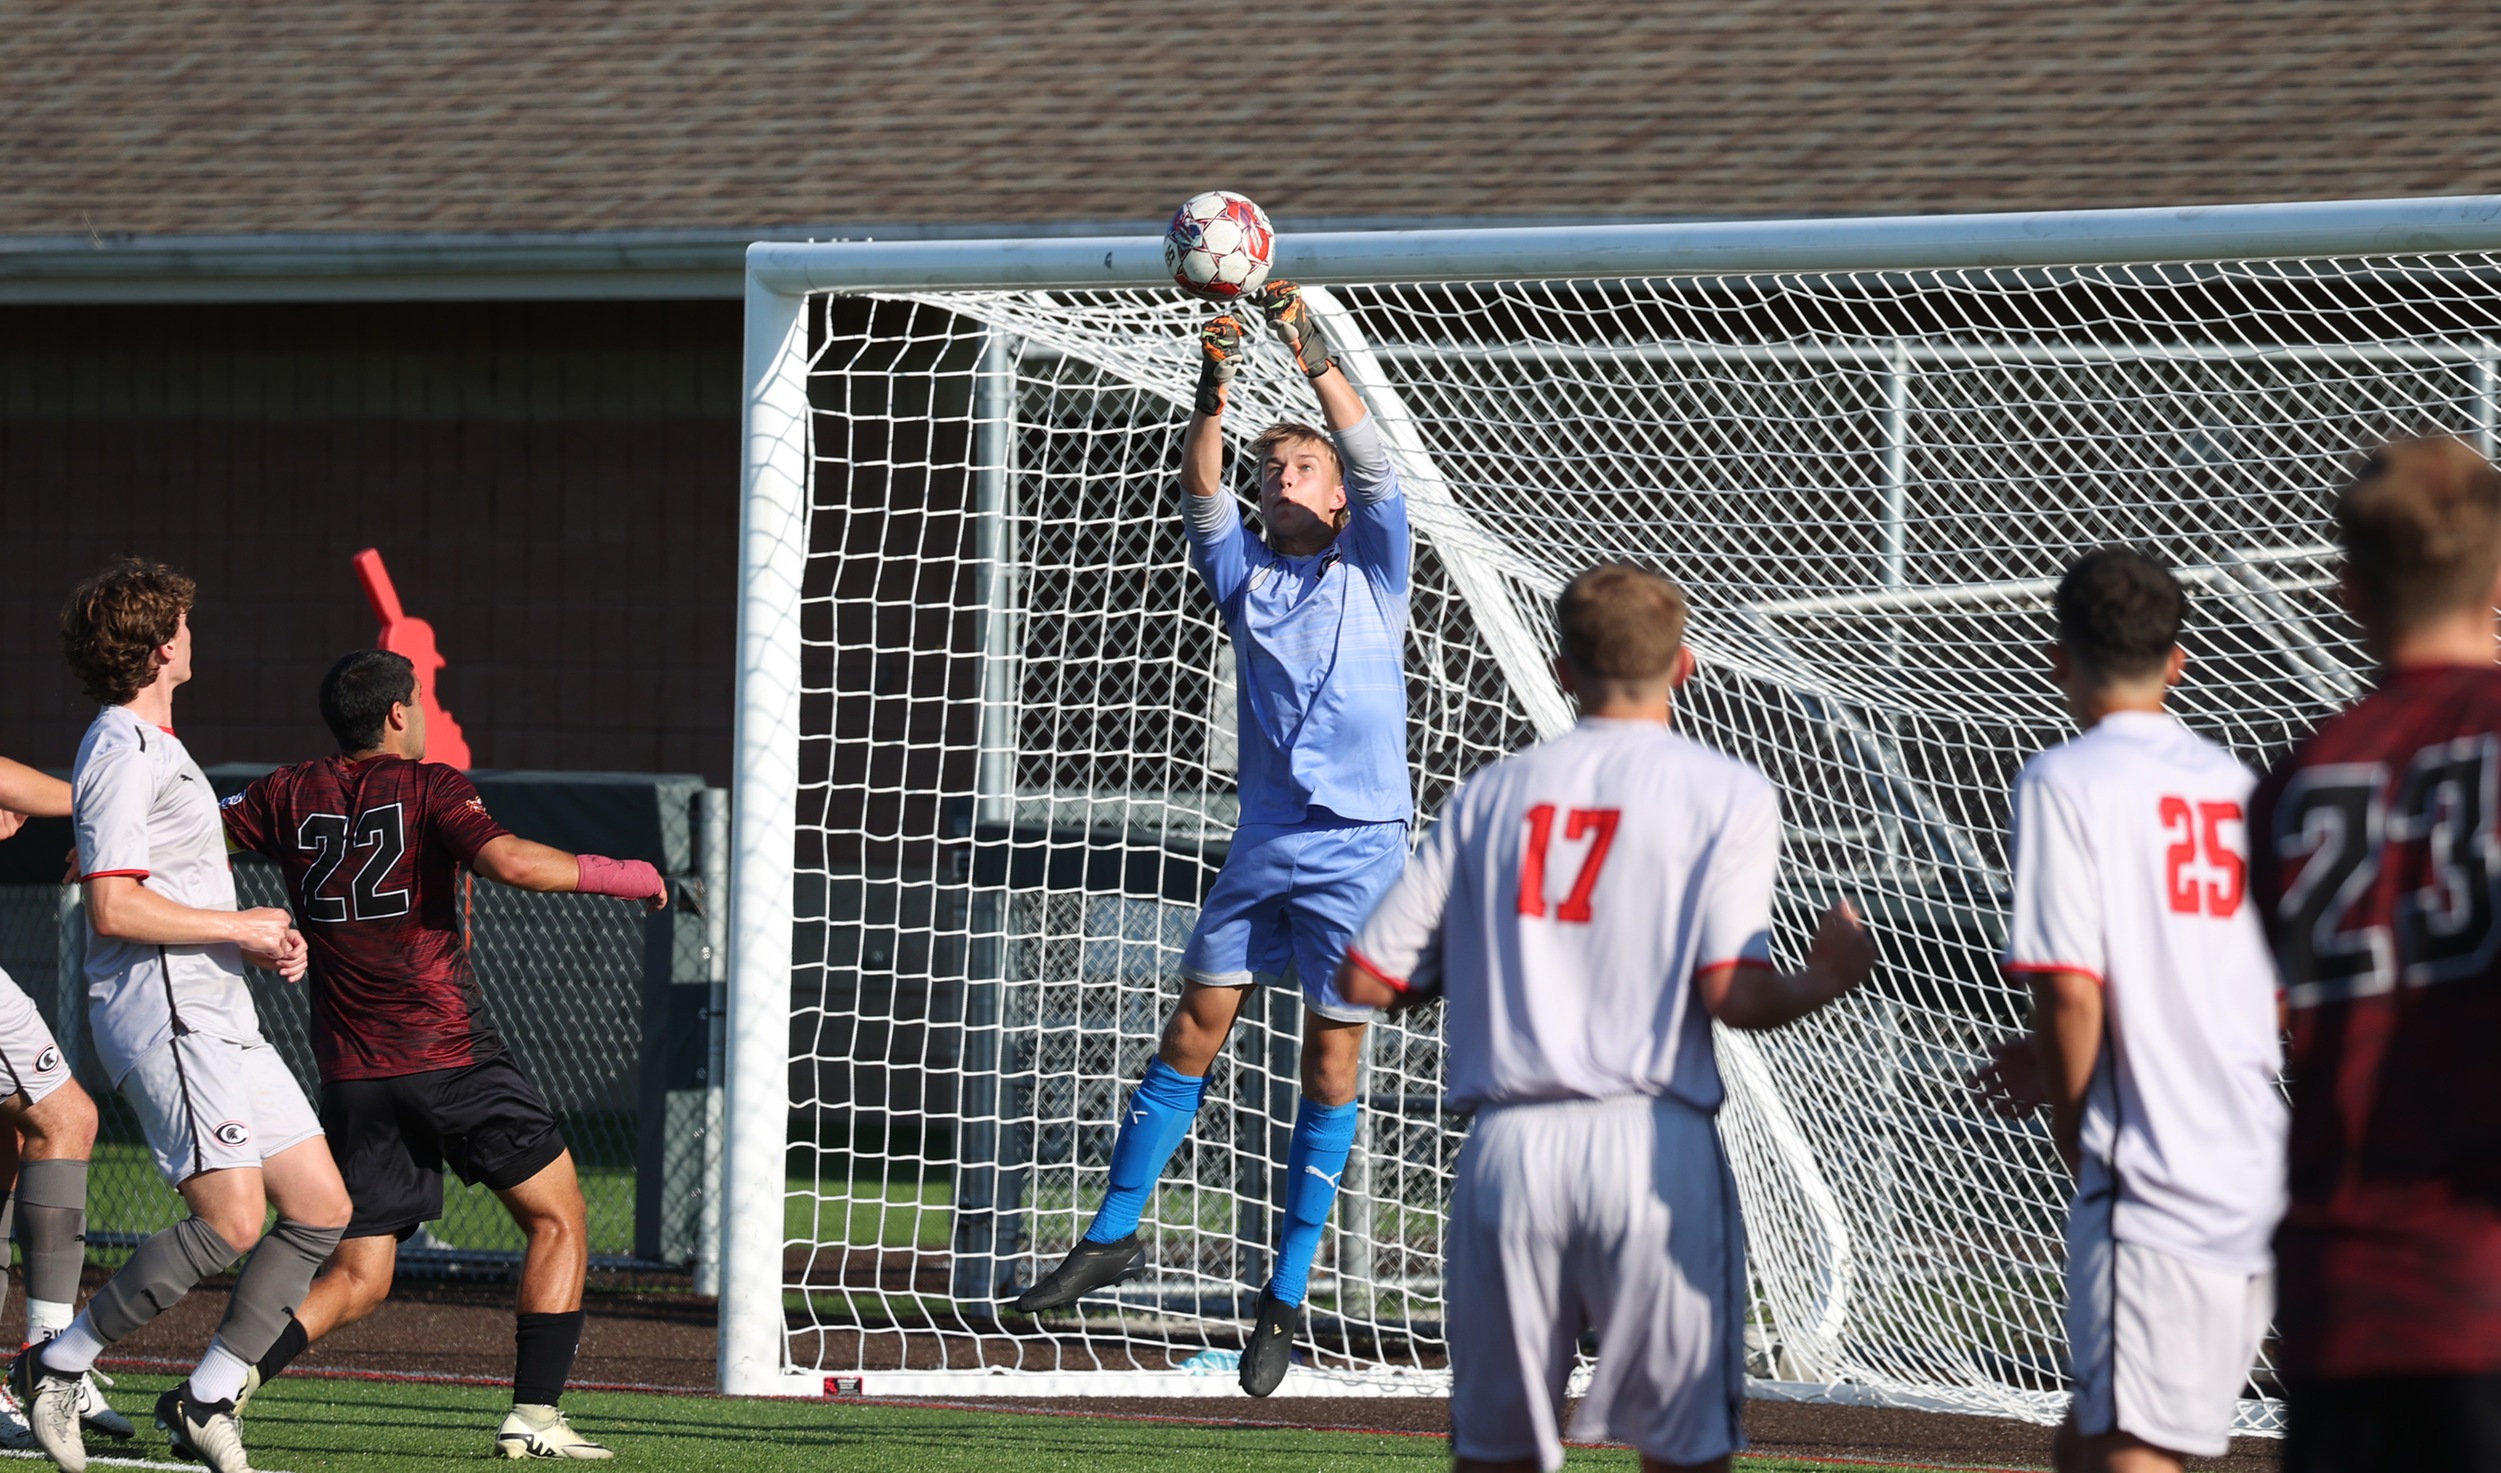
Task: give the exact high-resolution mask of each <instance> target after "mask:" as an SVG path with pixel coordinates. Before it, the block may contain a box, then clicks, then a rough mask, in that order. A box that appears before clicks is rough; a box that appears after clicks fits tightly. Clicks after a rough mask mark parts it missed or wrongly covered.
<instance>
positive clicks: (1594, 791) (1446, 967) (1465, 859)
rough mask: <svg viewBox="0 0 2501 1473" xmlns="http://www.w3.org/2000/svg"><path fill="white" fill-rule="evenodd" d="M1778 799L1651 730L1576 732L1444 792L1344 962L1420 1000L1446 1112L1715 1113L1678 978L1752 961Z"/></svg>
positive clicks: (1593, 727) (1765, 787)
mask: <svg viewBox="0 0 2501 1473" xmlns="http://www.w3.org/2000/svg"><path fill="white" fill-rule="evenodd" d="M1779 859H1780V800H1779V796H1778V794H1777V793H1776V792H1775V791H1774V789H1773V788H1772V785H1771V782H1770V780H1769V779H1767V778H1765V777H1764V776H1763V774H1761V773H1760V772H1757V771H1756V770H1755V769H1753V768H1752V767H1749V766H1747V765H1746V764H1745V763H1743V762H1740V761H1737V760H1736V759H1735V758H1733V757H1728V756H1724V755H1722V754H1721V753H1718V752H1714V751H1712V750H1711V749H1710V748H1708V747H1705V746H1702V745H1700V744H1699V743H1696V742H1692V741H1688V740H1686V739H1685V738H1684V737H1681V736H1679V735H1677V734H1676V733H1674V732H1673V731H1670V730H1669V729H1668V728H1667V727H1665V726H1662V725H1660V724H1659V723H1657V722H1654V721H1614V720H1603V719H1599V718H1595V717H1586V718H1583V719H1582V721H1581V723H1580V724H1579V725H1578V726H1576V727H1574V728H1573V729H1572V730H1571V731H1568V732H1566V733H1564V734H1563V735H1561V736H1558V737H1555V738H1554V739H1552V740H1551V741H1546V742H1541V743H1539V744H1538V745H1536V746H1534V747H1531V748H1529V749H1528V750H1527V751H1525V752H1521V753H1519V754H1517V755H1515V756H1511V757H1507V758H1505V759H1503V760H1502V761H1500V762H1497V763H1495V764H1493V765H1492V766H1490V767H1488V768H1486V769H1484V770H1483V771H1481V772H1479V773H1477V774H1475V775H1474V776H1472V777H1470V778H1469V779H1468V780H1467V781H1466V782H1465V783H1463V784H1461V785H1460V787H1459V789H1458V791H1456V792H1455V793H1453V794H1452V795H1451V797H1450V800H1449V801H1448V802H1447V803H1446V804H1444V805H1443V808H1442V813H1441V818H1440V821H1439V822H1438V823H1436V824H1435V825H1434V826H1433V831H1432V832H1431V833H1430V834H1428V835H1426V837H1425V839H1424V842H1423V844H1422V845H1420V846H1419V847H1418V848H1417V850H1416V853H1415V856H1414V857H1413V858H1412V859H1410V860H1409V861H1408V863H1407V869H1406V872H1405V874H1404V875H1402V876H1401V877H1400V879H1399V881H1398V883H1397V885H1396V886H1394V887H1393V888H1392V889H1391V890H1390V893H1389V895H1388V897H1387V898H1385V899H1384V900H1383V901H1382V902H1381V906H1380V908H1379V909H1378V910H1376V911H1375V912H1373V915H1372V918H1371V920H1370V921H1368V922H1367V923H1365V925H1364V928H1363V930H1362V931H1361V932H1360V933H1359V934H1358V935H1357V937H1356V939H1355V944H1354V946H1353V948H1352V950H1351V952H1350V955H1352V956H1353V957H1354V958H1355V959H1356V961H1357V962H1358V963H1359V964H1361V965H1363V966H1366V967H1369V968H1370V969H1371V970H1372V971H1374V972H1376V973H1378V974H1379V975H1381V976H1382V977H1385V978H1388V979H1390V980H1391V981H1393V982H1400V983H1403V984H1405V985H1407V986H1409V987H1411V988H1417V989H1421V990H1424V991H1427V992H1429V991H1432V990H1434V989H1435V988H1436V986H1438V987H1439V989H1440V990H1441V991H1442V992H1443V993H1444V995H1445V996H1446V997H1447V999H1448V1013H1447V1015H1446V1016H1445V1017H1444V1018H1443V1020H1442V1034H1443V1038H1444V1040H1445V1042H1446V1044H1447V1046H1448V1048H1449V1085H1448V1097H1449V1102H1450V1104H1451V1105H1453V1106H1454V1107H1456V1108H1459V1109H1475V1108H1478V1107H1480V1106H1485V1105H1500V1104H1513V1103H1518V1102H1521V1101H1527V1100H1564V1099H1610V1098H1615V1097H1619V1096H1626V1095H1650V1096H1658V1095H1672V1096H1674V1097H1675V1098H1677V1099H1680V1100H1682V1101H1684V1102H1685V1103H1687V1104H1689V1105H1692V1106H1694V1107H1695V1108H1697V1109H1700V1110H1706V1111H1708V1110H1716V1109H1718V1108H1719V1105H1720V1098H1721V1088H1720V1079H1719V1067H1718V1064H1717V1062H1716V1061H1715V1060H1714V1059H1713V1057H1712V1054H1711V1020H1710V1017H1709V1015H1708V1014H1707V1013H1706V1012H1705V1011H1704V1010H1703V1008H1702V1005H1701V1003H1700V1001H1699V999H1698V998H1697V997H1696V996H1695V993H1694V987H1693V977H1694V973H1695V972H1697V971H1700V970H1702V969H1704V968H1706V967H1710V966H1712V965H1715V964H1718V963H1723V962H1734V961H1754V962H1768V959H1769V957H1770V955H1771V936H1770V927H1771V899H1772V875H1773V871H1774V870H1775V868H1776V867H1777V866H1778V863H1779Z"/></svg>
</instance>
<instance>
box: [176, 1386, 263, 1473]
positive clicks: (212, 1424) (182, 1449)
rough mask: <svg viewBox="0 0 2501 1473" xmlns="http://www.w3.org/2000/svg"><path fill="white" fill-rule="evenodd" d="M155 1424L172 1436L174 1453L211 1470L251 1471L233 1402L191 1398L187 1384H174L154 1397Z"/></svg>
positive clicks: (221, 1472) (218, 1472) (224, 1472)
mask: <svg viewBox="0 0 2501 1473" xmlns="http://www.w3.org/2000/svg"><path fill="white" fill-rule="evenodd" d="M156 1425H157V1429H158V1430H159V1431H161V1432H163V1433H165V1434H166V1435H167V1436H168V1437H169V1438H171V1439H172V1441H173V1445H174V1447H173V1451H174V1456H175V1457H178V1458H188V1459H191V1460H192V1461H194V1462H201V1463H206V1464H208V1466H209V1468H210V1470H211V1473H252V1460H251V1459H250V1458H249V1457H247V1456H245V1454H244V1451H243V1429H242V1428H241V1427H239V1426H237V1425H236V1424H235V1419H234V1403H233V1402H230V1401H193V1400H192V1399H191V1397H190V1393H189V1384H188V1383H187V1382H186V1383H181V1384H177V1385H176V1386H175V1387H174V1389H173V1390H171V1391H168V1392H166V1393H165V1394H164V1395H163V1396H160V1397H158V1398H157V1399H156Z"/></svg>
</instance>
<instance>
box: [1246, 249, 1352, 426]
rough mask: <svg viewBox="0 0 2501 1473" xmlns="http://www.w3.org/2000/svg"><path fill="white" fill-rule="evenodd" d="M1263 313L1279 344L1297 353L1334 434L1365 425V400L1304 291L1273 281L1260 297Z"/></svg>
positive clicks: (1282, 282) (1295, 359) (1295, 357)
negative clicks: (1342, 365)
mask: <svg viewBox="0 0 2501 1473" xmlns="http://www.w3.org/2000/svg"><path fill="white" fill-rule="evenodd" d="M1259 310H1260V311H1261V312H1263V313H1265V314H1267V318H1268V327H1269V329H1270V330H1271V331H1273V332H1274V333H1276V335H1277V340H1278V341H1280V342H1282V343H1284V344H1285V346H1286V347H1287V348H1289V349H1291V350H1293V354H1294V362H1295V364H1296V365H1297V366H1298V367H1300V368H1301V369H1302V371H1303V376H1304V377H1305V378H1308V379H1310V380H1311V391H1312V392H1313V393H1314V394H1317V395H1319V396H1320V413H1321V416H1322V417H1323V418H1325V419H1326V420H1327V421H1328V424H1329V428H1330V429H1332V430H1351V429H1353V428H1354V427H1355V426H1357V425H1359V424H1362V423H1363V415H1364V408H1363V399H1362V397H1361V396H1360V395H1358V394H1356V392H1355V386H1354V385H1353V384H1350V383H1348V382H1347V381H1346V375H1345V374H1344V372H1342V371H1341V370H1340V369H1339V368H1338V366H1337V360H1336V359H1335V358H1334V357H1332V356H1331V355H1330V353H1329V335H1328V333H1327V332H1325V331H1323V330H1322V328H1321V326H1320V320H1319V319H1318V318H1316V317H1314V316H1312V315H1311V304H1310V303H1308V302H1306V301H1304V300H1303V289H1302V288H1301V287H1299V286H1296V285H1295V284H1294V283H1292V282H1290V281H1272V282H1270V283H1268V288H1267V290H1265V291H1263V292H1261V293H1260V294H1259Z"/></svg>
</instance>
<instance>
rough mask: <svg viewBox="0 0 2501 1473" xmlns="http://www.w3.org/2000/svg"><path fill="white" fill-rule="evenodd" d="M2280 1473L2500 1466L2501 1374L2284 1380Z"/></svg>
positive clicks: (2461, 1471) (2464, 1470)
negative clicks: (2282, 1447)
mask: <svg viewBox="0 0 2501 1473" xmlns="http://www.w3.org/2000/svg"><path fill="white" fill-rule="evenodd" d="M2284 1402H2285V1412H2286V1422H2287V1426H2286V1437H2285V1442H2284V1467H2285V1469H2286V1473H2381V1470H2383V1469H2408V1470H2411V1469H2421V1470H2423V1473H2431V1470H2433V1469H2441V1470H2443V1473H2451V1470H2454V1473H2495V1470H2501V1375H2494V1374H2491V1373H2489V1372H2487V1373H2484V1374H2481V1375H2461V1376H2372V1377H2366V1378H2362V1379H2357V1380H2352V1381H2305V1380H2296V1379H2291V1378H2287V1379H2286V1381H2285V1385H2284Z"/></svg>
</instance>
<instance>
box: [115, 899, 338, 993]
mask: <svg viewBox="0 0 2501 1473" xmlns="http://www.w3.org/2000/svg"><path fill="white" fill-rule="evenodd" d="M87 917H88V924H89V925H91V926H93V927H94V928H95V933H96V934H97V935H99V936H107V937H111V938H112V939H114V940H116V941H135V942H138V943H139V944H140V945H142V946H214V945H217V944H219V943H221V942H231V943H233V944H234V946H235V947H236V948H238V949H239V950H241V951H242V953H243V959H244V960H246V961H248V962H250V963H251V964H252V965H254V966H256V967H261V968H264V969H265V970H268V971H272V972H276V973H278V974H279V975H280V976H282V977H285V978H286V979H287V980H288V981H290V982H294V981H298V980H300V979H301V978H302V977H303V975H304V965H305V955H306V953H305V949H304V938H303V936H302V935H301V934H299V933H298V932H297V931H296V929H295V920H294V917H292V916H290V915H288V914H287V913H286V912H285V911H283V910H280V909H279V908H277V907H276V906H271V905H261V906H254V907H253V908H252V909H250V910H198V909H194V908H193V907H191V906H188V905H184V904H181V903H180V902H178V901H173V900H168V899H166V898H165V897H164V896H162V895H159V894H157V893H156V892H155V891H153V890H151V889H149V888H148V887H147V886H146V885H143V884H141V883H140V882H139V880H138V878H137V877H136V876H132V875H97V876H95V877H93V878H91V879H89V880H88V881H87Z"/></svg>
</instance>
